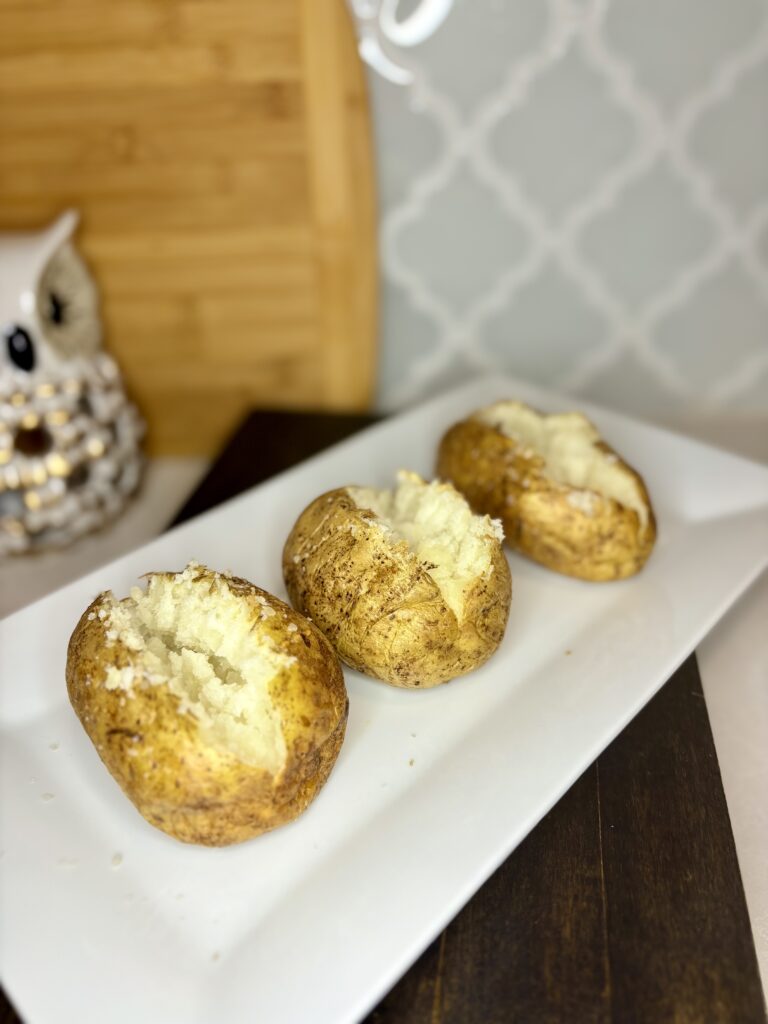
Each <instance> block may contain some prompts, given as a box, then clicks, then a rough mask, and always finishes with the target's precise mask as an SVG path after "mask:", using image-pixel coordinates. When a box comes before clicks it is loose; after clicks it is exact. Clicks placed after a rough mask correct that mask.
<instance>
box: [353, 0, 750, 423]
mask: <svg viewBox="0 0 768 1024" xmlns="http://www.w3.org/2000/svg"><path fill="white" fill-rule="evenodd" d="M374 6H375V5H374ZM408 6H410V8H413V7H414V3H413V2H411V3H410V5H408ZM382 46H383V47H384V49H386V50H387V52H388V54H389V55H390V56H392V57H393V58H394V59H395V60H397V61H398V62H399V63H400V64H401V65H403V66H404V67H406V68H408V69H411V70H412V71H413V72H414V82H413V84H412V85H410V86H402V85H394V84H391V83H390V82H387V81H386V80H384V79H383V78H382V77H381V76H380V75H379V74H377V73H376V72H373V71H371V72H370V73H369V74H370V84H371V93H372V105H373V111H374V120H375V131H376V143H377V160H378V173H379V192H380V204H381V259H382V275H383V280H382V355H381V366H380V374H379V398H380V403H381V405H382V406H384V407H386V408H394V407H397V406H400V405H404V404H406V403H410V402H412V401H414V400H416V399H418V398H419V397H421V396H422V395H424V394H427V393H430V392H432V391H434V390H435V388H438V387H444V386H446V385H448V384H452V383H456V382H459V381H461V380H463V379H464V378H466V376H467V375H468V374H470V373H475V372H478V371H484V370H487V369H489V368H494V367H502V368H504V369H505V370H509V371H512V372H513V373H515V374H517V375H519V376H522V377H524V378H526V379H529V380H531V381H534V382H537V383H544V384H546V385H549V386H553V387H556V388H558V389H562V390H565V391H567V392H569V393H572V394H575V395H580V394H583V395H585V396H589V397H592V398H595V399H596V400H598V401H601V402H603V403H606V404H609V405H612V406H614V407H619V408H623V409H627V410H629V411H633V412H637V413H639V414H641V415H645V416H649V417H652V418H657V419H662V420H664V419H666V420H674V421H679V420H680V419H681V413H682V414H690V415H692V416H696V415H700V414H701V415H704V414H721V415H722V414H729V413H732V412H738V413H739V414H743V415H747V416H749V415H764V414H766V413H768V0H549V2H547V0H455V3H454V6H453V10H452V11H451V13H450V14H449V15H448V17H447V19H446V20H445V21H444V23H443V24H442V25H441V26H440V27H439V28H438V30H437V31H436V32H435V34H434V35H433V36H432V37H431V38H430V39H428V40H427V41H425V42H424V43H422V44H421V45H419V46H415V47H413V48H411V49H408V50H400V51H397V50H395V49H393V48H392V47H391V46H389V47H388V45H387V43H386V40H384V41H383V42H382Z"/></svg>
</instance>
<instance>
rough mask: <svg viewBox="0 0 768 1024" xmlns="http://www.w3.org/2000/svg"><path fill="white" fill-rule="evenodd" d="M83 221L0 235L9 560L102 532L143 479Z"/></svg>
mask: <svg viewBox="0 0 768 1024" xmlns="http://www.w3.org/2000/svg"><path fill="white" fill-rule="evenodd" d="M76 224H77V214H75V213H74V212H72V211H69V212H67V213H64V214H63V215H62V216H61V217H59V219H58V220H57V221H56V222H55V223H54V224H52V225H51V226H50V227H48V228H46V229H45V230H43V231H40V232H36V233H31V232H30V233H24V234H0V346H1V347H0V558H2V557H4V556H7V555H12V554H23V553H27V552H33V551H38V550H43V549H46V548H50V547H59V546H62V545H64V544H68V543H69V542H70V541H72V540H74V539H75V538H76V537H79V536H81V535H82V534H84V533H87V532H89V531H91V530H95V529H98V528H99V527H101V526H103V525H104V524H105V523H106V522H108V521H109V520H110V519H112V518H113V517H114V516H116V515H117V514H118V513H119V512H120V511H121V509H122V508H123V506H124V505H125V502H126V500H127V498H128V497H129V495H130V494H131V493H132V492H133V491H134V490H135V489H136V486H137V484H138V482H139V478H140V474H141V464H142V459H141V451H140V441H141V437H142V434H143V432H144V427H143V423H142V421H141V418H140V417H139V414H138V412H137V411H136V408H135V407H134V405H133V404H132V403H131V402H130V401H129V400H128V398H127V396H126V394H125V391H124V389H123V384H122V381H121V378H120V371H119V369H118V367H117V364H116V363H115V361H114V359H112V357H111V356H109V355H107V353H106V352H104V350H103V349H102V347H101V324H100V321H99V313H98V293H97V290H96V287H95V285H94V283H93V280H92V279H91V277H90V275H89V273H88V270H87V268H86V266H85V264H84V263H83V261H82V260H81V259H80V257H79V256H78V255H77V253H76V251H75V249H74V246H73V245H72V242H71V237H72V233H73V231H74V229H75V226H76Z"/></svg>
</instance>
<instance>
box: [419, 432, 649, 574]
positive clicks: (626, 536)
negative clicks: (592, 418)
mask: <svg viewBox="0 0 768 1024" xmlns="http://www.w3.org/2000/svg"><path fill="white" fill-rule="evenodd" d="M600 447H601V448H602V449H603V451H605V452H611V453H612V454H614V455H616V458H617V459H618V461H619V462H620V463H621V465H622V466H625V467H626V468H627V469H628V470H629V471H630V472H631V473H632V475H633V476H634V477H635V479H636V480H637V482H638V484H639V486H640V489H641V493H642V495H643V497H644V499H645V501H646V503H647V505H648V517H649V518H648V526H647V528H646V529H645V530H641V529H640V520H639V518H638V516H637V513H636V512H635V511H634V510H633V509H629V508H626V507H625V506H623V505H620V504H619V503H618V502H616V501H614V500H612V499H610V498H601V497H600V496H597V495H596V496H595V506H594V509H593V512H592V514H591V515H588V514H587V513H585V512H583V511H581V510H580V509H578V508H575V507H574V506H573V505H571V504H570V503H569V501H568V495H569V494H570V493H571V490H570V488H568V487H566V486H564V485H562V484H558V483H555V482H554V481H552V480H549V479H548V478H547V477H545V476H544V474H543V468H544V460H543V459H542V458H541V456H539V455H535V454H534V455H533V456H531V455H530V450H529V449H524V448H521V447H520V446H519V445H518V444H516V442H515V441H513V440H512V439H511V438H509V437H507V436H506V435H504V434H503V433H501V431H499V430H496V429H494V428H493V427H491V426H489V425H488V424H486V423H482V422H480V421H479V420H473V419H467V420H463V421H462V422H461V423H457V424H455V426H453V427H451V429H450V430H449V431H448V432H447V433H446V434H445V436H444V437H443V439H442V441H441V442H440V447H439V450H438V456H437V475H438V476H439V477H440V479H442V480H449V481H450V482H451V483H452V484H453V485H454V487H456V489H457V490H459V491H461V493H462V494H463V495H464V497H465V498H466V499H467V501H468V502H469V504H470V505H471V506H472V508H473V509H474V510H475V511H476V512H484V513H486V514H488V515H491V516H494V517H495V518H497V519H501V521H502V523H503V525H504V535H505V540H506V542H507V544H508V545H509V546H510V547H511V548H513V549H514V550H515V551H519V552H520V553H521V554H523V555H527V556H528V558H531V559H533V560H534V561H535V562H539V563H540V564H541V565H544V566H546V567H547V568H548V569H553V570H554V571H555V572H559V573H563V574H564V575H566V576H575V577H577V578H578V579H582V580H591V581H606V580H620V579H625V578H626V577H628V576H633V575H634V574H635V573H637V572H639V571H640V569H642V567H643V566H644V565H645V562H646V561H647V559H648V556H649V555H650V553H651V550H652V548H653V545H654V542H655V540H656V520H655V518H654V514H653V509H652V507H651V501H650V498H649V497H648V492H647V490H646V488H645V484H644V482H643V480H642V478H641V477H640V476H639V475H638V474H637V473H636V472H635V471H634V470H633V469H632V468H631V467H630V466H627V464H626V463H625V462H623V460H622V459H621V458H620V457H619V456H618V455H617V454H616V452H613V450H612V449H611V448H610V447H609V446H608V445H606V444H604V443H603V442H600Z"/></svg>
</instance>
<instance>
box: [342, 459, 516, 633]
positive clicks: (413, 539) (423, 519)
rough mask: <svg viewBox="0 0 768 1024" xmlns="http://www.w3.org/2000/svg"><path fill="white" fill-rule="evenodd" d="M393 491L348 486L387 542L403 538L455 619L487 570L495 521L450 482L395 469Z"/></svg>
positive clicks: (496, 540) (497, 528)
mask: <svg viewBox="0 0 768 1024" xmlns="http://www.w3.org/2000/svg"><path fill="white" fill-rule="evenodd" d="M397 481H398V482H397V487H396V488H395V489H394V490H376V489H374V488H371V487H348V488H347V493H348V494H349V496H350V497H351V498H352V500H353V501H354V503H355V504H356V505H357V507H358V508H361V509H369V510H370V511H371V512H373V513H375V515H376V517H377V523H378V524H379V525H380V526H381V528H382V529H383V530H384V531H385V532H386V533H387V535H388V536H390V537H391V539H392V541H393V543H398V542H400V541H404V542H405V543H406V544H407V545H408V548H409V550H410V551H411V552H413V554H414V555H415V556H416V558H417V559H418V560H419V561H420V562H421V563H422V564H423V565H424V568H425V569H426V570H427V572H428V573H429V575H430V576H431V577H432V579H433V580H434V581H435V583H436V584H437V586H438V587H439V588H440V593H441V594H442V596H443V599H444V600H445V603H446V604H447V605H448V607H449V608H450V609H451V611H452V612H453V613H454V615H455V616H456V618H457V620H458V621H459V622H461V621H462V619H463V616H464V608H465V595H466V593H467V591H468V590H469V588H470V587H471V586H472V585H473V584H474V583H475V582H476V581H477V580H478V578H486V577H488V576H489V575H490V574H491V573H492V572H493V563H492V551H493V546H494V545H496V544H500V543H501V541H502V540H503V539H504V533H503V530H502V527H501V523H500V522H499V521H498V520H496V519H491V518H490V517H489V516H479V515H475V514H474V513H473V512H472V510H471V509H470V507H469V505H468V504H467V502H466V500H465V499H464V498H463V497H462V495H461V494H459V492H458V491H456V490H455V488H454V487H452V486H451V485H450V484H444V483H439V482H437V481H434V482H432V483H426V482H425V481H424V480H422V479H421V477H420V476H418V475H417V474H416V473H409V472H406V471H404V470H403V471H401V472H400V473H398V477H397Z"/></svg>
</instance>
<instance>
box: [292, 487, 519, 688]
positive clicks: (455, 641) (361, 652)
mask: <svg viewBox="0 0 768 1024" xmlns="http://www.w3.org/2000/svg"><path fill="white" fill-rule="evenodd" d="M501 539H502V533H501V527H500V525H499V524H498V523H497V522H494V521H493V520H492V519H490V518H489V517H488V516H478V515H474V514H473V513H472V511H471V509H470V508H469V506H468V504H467V502H466V501H465V500H464V498H463V497H462V496H461V495H460V494H459V493H458V492H457V491H456V490H455V489H454V488H453V487H452V486H451V485H450V484H440V483H425V482H424V480H422V479H421V478H420V477H419V476H417V475H416V474H415V473H408V472H401V473H400V474H399V477H398V484H397V487H396V489H395V490H394V491H390V490H375V489H373V488H366V487H340V488H337V489H336V490H333V491H329V492H328V493H327V494H323V495H321V496H320V497H319V498H317V499H316V500H315V501H313V502H312V503H311V504H310V505H309V506H308V507H307V508H306V509H305V510H304V511H303V512H302V513H301V515H300V516H299V519H298V521H297V523H296V525H295V526H294V528H293V530H292V531H291V534H290V536H289V537H288V540H287V541H286V544H285V549H284V552H283V575H284V578H285V585H286V587H287V590H288V594H289V597H290V599H291V601H292V603H293V605H294V607H295V608H297V609H298V610H299V611H301V612H304V613H305V614H306V615H308V616H309V617H310V618H311V619H312V621H313V622H314V623H315V625H317V626H318V627H319V628H320V629H321V630H322V631H323V633H324V634H325V635H326V636H327V637H328V639H329V640H330V641H331V643H332V644H333V646H334V647H335V649H336V651H337V652H338V654H339V656H340V657H341V658H342V660H343V661H345V662H346V663H347V664H348V665H351V666H352V667H353V668H355V669H357V670H358V671H360V672H364V673H366V674H368V675H370V676H374V677H376V678H378V679H382V680H384V681H385V682H387V683H391V684H392V685H394V686H402V687H429V686H435V685H437V684H438V683H444V682H446V681H447V680H449V679H453V678H454V677H455V676H459V675H463V674H464V673H466V672H471V671H472V670H473V669H475V668H477V667H478V666H479V665H481V664H482V663H483V662H484V661H486V659H487V658H489V657H490V656H491V655H492V654H493V652H494V651H495V650H496V648H497V647H498V646H499V643H500V642H501V639H502V637H503V635H504V630H505V628H506V624H507V618H508V615H509V606H510V601H511V595H512V590H511V587H512V585H511V579H510V573H509V567H508V565H507V561H506V558H505V556H504V552H503V549H502V546H501Z"/></svg>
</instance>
